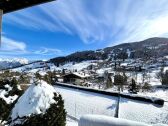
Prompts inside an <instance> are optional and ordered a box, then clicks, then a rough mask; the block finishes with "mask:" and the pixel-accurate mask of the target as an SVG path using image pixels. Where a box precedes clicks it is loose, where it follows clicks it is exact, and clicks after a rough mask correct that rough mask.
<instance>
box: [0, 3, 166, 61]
mask: <svg viewBox="0 0 168 126" xmlns="http://www.w3.org/2000/svg"><path fill="white" fill-rule="evenodd" d="M151 37H168V4H167V0H57V1H54V2H49V3H45V4H42V5H38V6H34V7H30V8H27V9H23V10H19V11H15V12H12V13H9V14H5V15H3V23H2V44H1V48H0V58H16V57H20V58H27V59H30V60H39V59H50V58H54V57H58V56H66V55H68V54H70V53H73V52H76V51H83V50H96V49H101V48H104V47H108V46H113V45H117V44H120V43H125V42H135V41H141V40H144V39H147V38H151Z"/></svg>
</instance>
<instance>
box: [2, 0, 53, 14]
mask: <svg viewBox="0 0 168 126" xmlns="http://www.w3.org/2000/svg"><path fill="white" fill-rule="evenodd" d="M51 1H54V0H0V9H1V10H3V13H4V14H5V13H9V12H12V11H16V10H20V9H23V8H27V7H31V6H34V5H38V4H42V3H45V2H51Z"/></svg>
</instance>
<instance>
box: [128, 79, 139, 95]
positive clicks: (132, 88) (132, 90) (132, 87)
mask: <svg viewBox="0 0 168 126" xmlns="http://www.w3.org/2000/svg"><path fill="white" fill-rule="evenodd" d="M128 91H129V92H130V93H135V94H136V93H137V92H138V88H137V85H136V82H135V80H134V79H132V80H131V84H130V85H129V90H128Z"/></svg>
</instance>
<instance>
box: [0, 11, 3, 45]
mask: <svg viewBox="0 0 168 126" xmlns="http://www.w3.org/2000/svg"><path fill="white" fill-rule="evenodd" d="M2 16H3V10H1V9H0V46H1V39H2Z"/></svg>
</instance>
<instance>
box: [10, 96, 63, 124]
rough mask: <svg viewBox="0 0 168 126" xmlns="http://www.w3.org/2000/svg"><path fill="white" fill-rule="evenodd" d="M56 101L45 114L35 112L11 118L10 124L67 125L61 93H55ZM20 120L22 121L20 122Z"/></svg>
mask: <svg viewBox="0 0 168 126" xmlns="http://www.w3.org/2000/svg"><path fill="white" fill-rule="evenodd" d="M54 100H55V101H56V102H55V103H53V104H51V105H50V107H49V109H48V110H46V112H45V113H44V114H33V115H30V116H27V117H22V118H20V117H18V118H16V119H15V120H11V119H10V120H9V121H8V124H9V125H10V126H65V124H66V111H65V109H64V101H63V100H62V97H61V95H60V94H57V93H54ZM18 121H19V122H20V123H19V124H16V123H18Z"/></svg>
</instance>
